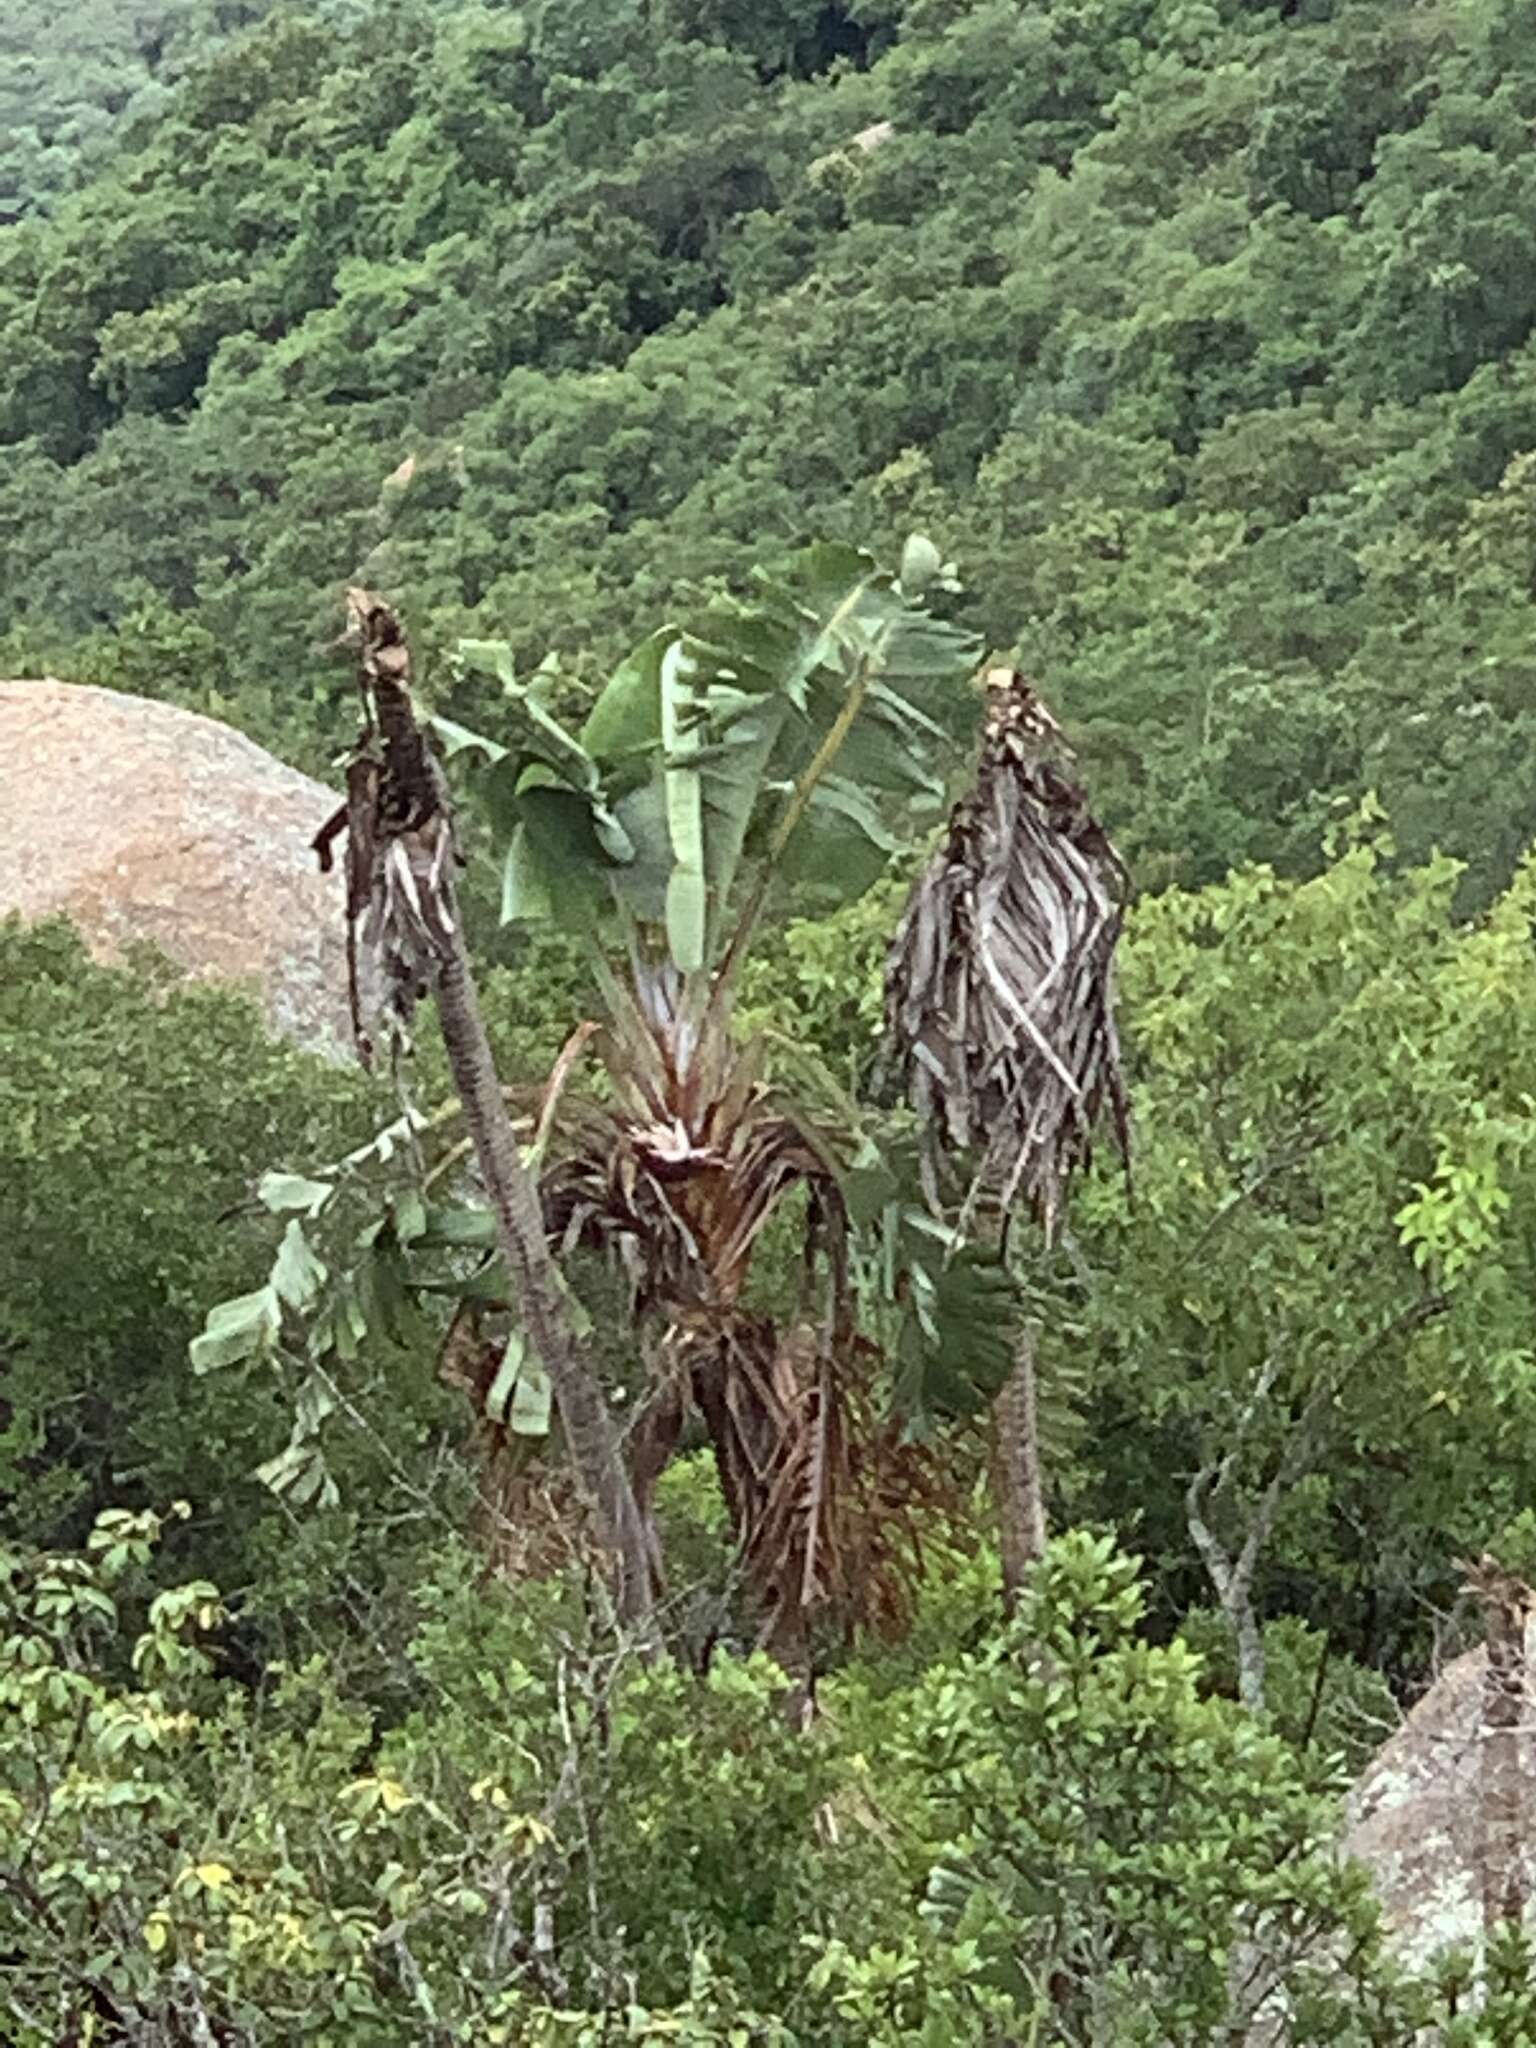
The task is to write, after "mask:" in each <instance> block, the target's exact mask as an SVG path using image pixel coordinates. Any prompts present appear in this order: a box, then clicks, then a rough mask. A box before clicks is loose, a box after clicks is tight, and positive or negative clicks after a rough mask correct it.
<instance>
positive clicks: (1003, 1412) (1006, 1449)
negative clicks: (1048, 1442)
mask: <svg viewBox="0 0 1536 2048" xmlns="http://www.w3.org/2000/svg"><path fill="white" fill-rule="evenodd" d="M992 1492H993V1496H994V1499H995V1501H996V1505H997V1525H998V1538H999V1547H1000V1549H1001V1552H1002V1564H1003V1605H1004V1606H1005V1607H1006V1608H1007V1610H1008V1612H1009V1613H1010V1614H1011V1613H1012V1612H1013V1610H1014V1608H1015V1607H1016V1606H1017V1605H1018V1600H1019V1595H1020V1593H1021V1592H1022V1590H1023V1587H1024V1582H1025V1580H1026V1579H1027V1578H1028V1576H1029V1570H1030V1567H1031V1565H1033V1564H1035V1563H1036V1562H1038V1560H1039V1559H1040V1558H1041V1557H1043V1556H1044V1554H1045V1474H1044V1472H1043V1470H1042V1468H1041V1462H1040V1417H1039V1398H1038V1390H1037V1387H1036V1383H1035V1344H1034V1338H1033V1336H1032V1335H1031V1333H1030V1330H1029V1327H1028V1325H1027V1324H1025V1325H1023V1326H1021V1328H1020V1330H1019V1339H1018V1347H1017V1350H1016V1353H1015V1358H1014V1367H1013V1371H1012V1372H1011V1373H1010V1374H1009V1376H1008V1378H1007V1380H1006V1381H1005V1382H1004V1384H1003V1388H1002V1391H1001V1392H1000V1393H999V1395H998V1397H997V1399H996V1401H995V1402H994V1403H993V1405H992Z"/></svg>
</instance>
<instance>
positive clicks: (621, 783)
mask: <svg viewBox="0 0 1536 2048" xmlns="http://www.w3.org/2000/svg"><path fill="white" fill-rule="evenodd" d="M678 637H679V635H678V630H677V628H676V627H675V626H666V627H663V629H662V630H661V631H660V632H659V633H653V634H652V635H651V637H650V639H649V640H646V641H643V642H642V643H641V645H640V646H639V647H637V648H636V649H635V651H634V653H633V654H631V655H629V656H628V657H627V658H626V659H625V660H624V661H623V662H621V663H620V665H619V666H618V668H616V669H615V670H614V672H613V674H612V676H610V677H609V679H608V681H607V683H606V684H605V685H604V687H603V689H602V692H601V694H600V695H599V697H598V700H597V702H596V703H595V704H594V705H593V706H592V709H591V711H590V712H589V713H588V715H587V721H586V723H585V725H583V727H582V728H581V733H580V739H581V744H582V745H583V746H584V747H585V748H586V750H587V752H588V753H589V754H590V755H591V756H592V758H593V759H594V760H595V761H596V762H598V763H599V765H600V766H601V767H602V769H603V770H604V771H605V779H606V780H607V781H608V783H609V786H610V787H611V788H623V787H625V786H626V785H627V784H628V783H630V782H632V781H633V780H634V777H635V774H636V772H638V773H639V774H640V775H641V776H643V777H648V776H649V774H650V769H651V760H650V757H651V755H652V753H653V751H654V749H655V748H657V747H658V746H659V745H660V744H661V663H662V657H663V656H664V655H665V653H666V651H667V649H668V648H669V647H671V646H672V645H674V644H675V642H676V641H677V639H678ZM637 763H638V764H640V766H639V767H638V770H637V769H636V765H635V764H637Z"/></svg>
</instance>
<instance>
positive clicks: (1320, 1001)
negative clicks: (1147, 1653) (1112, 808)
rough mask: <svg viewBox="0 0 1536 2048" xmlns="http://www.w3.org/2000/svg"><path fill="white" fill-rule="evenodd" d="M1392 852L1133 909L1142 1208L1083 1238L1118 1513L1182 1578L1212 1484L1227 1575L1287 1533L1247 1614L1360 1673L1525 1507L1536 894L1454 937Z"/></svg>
mask: <svg viewBox="0 0 1536 2048" xmlns="http://www.w3.org/2000/svg"><path fill="white" fill-rule="evenodd" d="M1388 851H1389V843H1387V842H1384V841H1381V840H1379V839H1377V840H1372V839H1371V838H1369V837H1367V838H1365V839H1363V840H1361V841H1360V843H1356V844H1353V845H1349V846H1342V847H1341V846H1336V848H1335V856H1336V857H1335V859H1334V861H1333V863H1332V864H1331V865H1330V866H1329V867H1328V868H1326V869H1325V870H1324V872H1323V873H1322V874H1321V875H1319V876H1318V877H1316V878H1315V879H1314V880H1312V881H1309V882H1304V883H1290V882H1284V881H1281V880H1279V879H1278V878H1277V877H1276V876H1275V875H1274V874H1272V873H1271V872H1269V871H1267V870H1264V869H1250V870H1246V871H1243V872H1240V873H1238V874H1235V875H1234V876H1233V877H1232V878H1231V879H1230V880H1229V882H1228V883H1227V884H1226V885H1225V886H1224V887H1222V888H1220V889H1212V890H1206V891H1202V892H1198V893H1188V894H1186V893H1182V892H1177V891H1173V892H1169V893H1168V894H1166V895H1163V896H1161V897H1156V898H1151V899H1148V900H1146V901H1144V902H1143V903H1142V904H1140V905H1139V906H1138V907H1137V909H1136V911H1135V912H1134V913H1133V916H1132V919H1131V923H1130V929H1129V934H1128V939H1127V943H1126V946H1125V949H1124V955H1123V964H1124V979H1125V995H1126V1002H1127V1005H1128V1009H1129V1014H1130V1016H1131V1018H1132V1019H1133V1020H1134V1021H1133V1026H1132V1033H1131V1039H1132V1047H1133V1074H1134V1077H1135V1089H1134V1113H1135V1125H1136V1130H1137V1133H1138V1140H1139V1142H1138V1148H1137V1166H1136V1189H1135V1199H1134V1207H1132V1206H1130V1205H1128V1203H1127V1200H1126V1197H1125V1196H1124V1194H1123V1192H1122V1190H1121V1189H1120V1187H1119V1185H1118V1183H1117V1182H1116V1181H1115V1179H1114V1178H1113V1177H1112V1176H1111V1175H1108V1174H1105V1175H1103V1176H1101V1177H1099V1178H1098V1179H1097V1180H1096V1181H1095V1183H1093V1184H1091V1185H1090V1186H1089V1187H1088V1188H1087V1189H1085V1190H1084V1192H1083V1196H1082V1199H1081V1201H1080V1203H1079V1207H1078V1212H1077V1225H1078V1229H1079V1232H1080V1238H1081V1246H1082V1255H1083V1257H1084V1259H1085V1260H1086V1261H1087V1262H1088V1264H1089V1265H1090V1266H1091V1268H1092V1270H1093V1273H1094V1283H1093V1286H1092V1288H1091V1290H1089V1291H1088V1293H1087V1298H1086V1300H1084V1301H1083V1308H1084V1311H1085V1313H1086V1316H1087V1321H1088V1327H1089V1331H1090V1342H1091V1344H1092V1346H1093V1349H1094V1352H1095V1355H1096V1358H1097V1360H1098V1363H1097V1365H1096V1367H1095V1377H1096V1380H1097V1384H1098V1387H1099V1389H1100V1393H1099V1397H1098V1398H1099V1400H1100V1401H1102V1402H1103V1403H1104V1406H1105V1411H1106V1412H1107V1414H1110V1415H1113V1416H1115V1417H1116V1418H1118V1420H1119V1423H1120V1427H1117V1428H1115V1429H1113V1430H1107V1431H1105V1432H1104V1434H1103V1436H1102V1438H1101V1442H1100V1445H1099V1447H1098V1449H1097V1450H1096V1451H1095V1452H1094V1454H1093V1455H1094V1458H1095V1460H1096V1462H1097V1463H1098V1464H1099V1466H1100V1469H1101V1473H1102V1478H1103V1486H1104V1492H1103V1494H1102V1496H1101V1497H1102V1499H1103V1500H1104V1501H1105V1503H1106V1506H1107V1505H1108V1504H1109V1503H1110V1502H1115V1501H1124V1500H1128V1499H1134V1500H1135V1501H1137V1502H1138V1504H1139V1510H1140V1516H1141V1520H1140V1530H1141V1535H1140V1540H1142V1541H1144V1542H1146V1543H1148V1544H1149V1545H1150V1546H1151V1547H1152V1548H1153V1549H1154V1550H1156V1551H1158V1552H1160V1553H1161V1555H1162V1557H1163V1560H1164V1564H1165V1567H1168V1568H1173V1567H1174V1563H1175V1559H1176V1558H1178V1557H1180V1556H1184V1557H1187V1556H1188V1550H1187V1544H1188V1541H1189V1539H1188V1536H1187V1533H1186V1529H1185V1522H1186V1502H1185V1499H1184V1488H1185V1487H1186V1485H1187V1483H1188V1481H1189V1480H1190V1478H1191V1477H1192V1476H1193V1475H1194V1474H1195V1473H1196V1472H1197V1471H1202V1470H1203V1471H1205V1472H1206V1474H1207V1475H1208V1477H1210V1478H1211V1479H1212V1480H1214V1478H1215V1475H1216V1474H1217V1472H1218V1470H1221V1471H1224V1473H1225V1477H1224V1478H1223V1479H1222V1481H1221V1484H1220V1486H1219V1487H1218V1488H1217V1489H1216V1491H1215V1493H1214V1494H1213V1496H1212V1501H1211V1515H1210V1517H1209V1520H1210V1521H1211V1523H1212V1526H1213V1528H1214V1530H1215V1532H1216V1534H1217V1535H1218V1537H1219V1538H1220V1539H1221V1540H1222V1542H1223V1543H1224V1544H1225V1545H1226V1547H1227V1549H1228V1551H1229V1552H1230V1554H1231V1555H1233V1556H1236V1555H1237V1553H1238V1552H1239V1551H1240V1549H1241V1548H1242V1545H1243V1544H1244V1542H1245V1541H1246V1540H1247V1537H1248V1535H1249V1534H1250V1532H1251V1531H1252V1530H1253V1529H1254V1528H1255V1527H1256V1526H1259V1525H1260V1524H1261V1523H1262V1522H1264V1520H1265V1518H1266V1516H1268V1515H1273V1517H1274V1520H1273V1529H1274V1535H1275V1544H1274V1548H1275V1550H1276V1551H1278V1552H1279V1553H1281V1556H1277V1557H1274V1558H1270V1557H1269V1556H1268V1544H1267V1542H1266V1543H1264V1544H1262V1545H1261V1551H1263V1552H1264V1562H1263V1563H1262V1565H1261V1567H1260V1582H1261V1585H1262V1586H1263V1587H1264V1588H1266V1589H1269V1590H1270V1591H1271V1592H1272V1594H1273V1596H1274V1597H1275V1598H1277V1599H1278V1600H1279V1601H1280V1602H1281V1603H1282V1604H1283V1605H1286V1606H1294V1607H1296V1608H1299V1609H1300V1610H1301V1611H1302V1612H1305V1613H1307V1614H1308V1616H1309V1619H1311V1620H1312V1622H1313V1623H1314V1625H1315V1626H1317V1627H1320V1628H1327V1629H1329V1631H1330V1633H1331V1634H1332V1636H1333V1640H1334V1641H1335V1644H1336V1645H1337V1646H1339V1647H1348V1648H1350V1649H1352V1650H1354V1651H1356V1652H1357V1653H1358V1654H1362V1655H1363V1656H1364V1657H1365V1658H1366V1660H1367V1661H1373V1662H1374V1661H1377V1660H1380V1659H1382V1658H1387V1659H1394V1658H1396V1657H1400V1656H1401V1657H1405V1658H1407V1659H1410V1660H1411V1658H1412V1656H1413V1647H1412V1631H1413V1630H1414V1629H1415V1628H1416V1627H1417V1626H1418V1625H1419V1623H1420V1619H1421V1614H1422V1607H1421V1602H1422V1598H1423V1596H1424V1595H1425V1593H1427V1592H1428V1591H1429V1589H1430V1588H1431V1587H1433V1586H1439V1587H1440V1588H1442V1589H1445V1590H1449V1589H1450V1587H1451V1585H1452V1584H1453V1581H1452V1579H1451V1574H1452V1571H1453V1560H1454V1559H1455V1558H1456V1557H1457V1556H1459V1555H1463V1554H1467V1553H1469V1552H1475V1551H1476V1550H1478V1549H1480V1548H1481V1547H1482V1545H1483V1544H1484V1542H1485V1541H1486V1539H1487V1538H1488V1536H1490V1535H1491V1534H1492V1532H1493V1530H1494V1528H1495V1527H1496V1526H1497V1525H1498V1523H1499V1522H1501V1521H1502V1520H1503V1519H1504V1517H1505V1516H1506V1515H1508V1514H1510V1513H1513V1512H1515V1511H1516V1509H1517V1508H1518V1507H1519V1506H1520V1505H1523V1504H1524V1503H1525V1502H1526V1501H1527V1500H1528V1499H1529V1498H1530V1491H1531V1487H1532V1485H1533V1482H1536V1474H1533V1473H1532V1472H1531V1470H1530V1467H1529V1463H1528V1459H1527V1447H1528V1445H1529V1443H1530V1441H1531V1437H1530V1424H1529V1420H1528V1416H1527V1404H1528V1402H1529V1400H1530V1397H1531V1389H1532V1384H1533V1382H1532V1377H1531V1372H1530V1359H1529V1351H1528V1346H1527V1328H1526V1313H1525V1302H1526V1300H1527V1299H1528V1292H1529V1288H1530V1286H1531V1285H1532V1277H1533V1276H1532V1275H1531V1271H1530V1265H1529V1260H1530V1255H1531V1246H1530V1243H1529V1241H1528V1237H1527V1233H1526V1231H1525V1229H1524V1227H1523V1225H1522V1224H1521V1223H1520V1222H1519V1221H1518V1219H1519V1218H1520V1216H1522V1215H1523V1214H1525V1213H1527V1212H1528V1204H1529V1202H1530V1200H1531V1189H1530V1183H1529V1176H1530V1172H1531V1167H1532V1154H1531V1150H1530V1131H1531V1128H1532V1126H1531V1122H1530V1110H1529V1102H1528V1099H1527V1093H1526V1089H1525V1085H1524V1077H1525V1076H1526V1075H1527V1074H1528V1073H1529V1072H1530V1070H1531V1069H1530V1062H1531V1059H1532V1057H1533V1053H1536V1047H1533V1046H1532V1044H1531V1040H1530V1032H1531V1019H1532V1017H1533V1016H1536V980H1533V973H1536V960H1533V955H1532V952H1531V945H1530V931H1531V916H1532V901H1533V899H1532V887H1533V876H1532V870H1531V868H1530V867H1529V865H1526V866H1524V867H1522V869H1521V870H1520V872H1519V874H1518V875H1517V877H1516V879H1515V881H1514V883H1513V884H1512V886H1511V888H1510V889H1509V891H1508V892H1507V893H1506V894H1505V895H1504V896H1503V897H1502V898H1501V899H1500V900H1499V901H1498V902H1497V903H1496V904H1495V905H1494V906H1493V907H1492V909H1491V910H1490V912H1489V913H1488V915H1487V916H1486V918H1485V919H1483V920H1482V921H1480V922H1479V923H1477V924H1475V925H1471V926H1461V927H1458V926H1457V925H1456V924H1454V923H1453V922H1452V920H1451V916H1450V911H1451V905H1452V902H1453V899H1454V897H1455V893H1456V889H1457V885H1458V880H1459V875H1458V870H1457V868H1456V866H1455V864H1454V863H1451V862H1448V861H1444V860H1439V861H1436V862H1434V863H1432V864H1431V865H1429V866H1427V867H1425V868H1422V869H1413V870H1401V869H1394V867H1393V865H1392V864H1391V863H1390V861H1389V859H1388V857H1387V856H1388ZM1074 1295H1075V1296H1076V1297H1077V1298H1078V1299H1080V1300H1081V1299H1082V1296H1081V1293H1080V1291H1079V1290H1077V1289H1076V1288H1072V1289H1071V1290H1070V1294H1069V1297H1068V1298H1071V1296H1074ZM1049 1327H1050V1318H1047V1329H1048V1330H1049ZM1154 1359H1155V1360H1156V1361H1157V1369H1156V1370H1155V1371H1153V1370H1149V1369H1148V1361H1149V1360H1154ZM1133 1418H1134V1420H1133ZM1474 1445H1475V1446H1476V1449H1475V1450H1474V1449H1473V1446H1474ZM1223 1461H1225V1462H1223ZM1170 1477H1171V1478H1172V1480H1173V1484H1172V1485H1170V1484H1169V1483H1168V1480H1169V1478H1170ZM1266 1501H1268V1503H1269V1506H1268V1507H1267V1508H1266V1505H1265V1503H1266ZM1282 1560H1283V1561H1282ZM1356 1603H1359V1605H1357V1604H1356ZM1183 1604H1185V1603H1184V1602H1183V1601H1181V1600H1180V1599H1179V1598H1178V1596H1177V1595H1175V1596H1174V1605H1175V1608H1176V1610H1178V1611H1182V1606H1183ZM1367 1609H1368V1610H1369V1615H1370V1619H1369V1621H1366V1620H1365V1618H1364V1614H1365V1610H1367ZM1345 1615H1350V1616H1352V1617H1353V1618H1352V1619H1351V1620H1350V1621H1349V1622H1348V1623H1347V1624H1345V1625H1344V1627H1343V1629H1342V1631H1341V1630H1340V1624H1341V1622H1342V1620H1343V1617H1344V1616H1345Z"/></svg>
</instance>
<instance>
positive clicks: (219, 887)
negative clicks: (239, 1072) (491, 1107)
mask: <svg viewBox="0 0 1536 2048" xmlns="http://www.w3.org/2000/svg"><path fill="white" fill-rule="evenodd" d="M0 793H3V800H0V917H3V916H7V915H9V914H10V913H12V912H19V913H20V914H21V915H22V916H23V917H24V918H28V919H31V918H37V917H43V916H46V915H48V914H50V913H53V912H64V913H66V914H67V915H68V916H70V917H71V918H73V920H74V921H75V923H76V925H78V927H79V928H80V931H81V933H82V935H83V936H84V938H85V940H86V943H87V944H88V945H89V947H90V948H91V951H92V952H93V953H94V954H95V955H96V956H97V957H98V958H103V959H110V958H115V957H118V956H120V955H121V953H122V951H123V949H124V947H125V946H126V945H128V944H130V943H131V942H133V941H135V940H144V941H149V942H150V943H152V944H153V945H155V946H157V947H159V948H160V950H161V951H162V952H164V953H165V954H167V955H168V956H169V958H170V959H171V960H173V961H175V962H176V963H177V965H178V966H180V967H183V968H185V969H186V970H187V972H188V973H189V974H192V975H196V976H199V977H207V978H216V979H219V980H222V981H229V982H238V983H242V984H244V985H245V986H247V987H248V988H250V989H251V990H252V991H253V992H254V993H255V994H256V995H257V996H258V998H259V999H260V1001H261V1003H262V1006H263V1008H264V1009H265V1011H266V1014H267V1018H268V1020H269V1022H270V1023H271V1025H272V1027H273V1028H274V1030H276V1031H278V1032H280V1033H282V1034H283V1035H284V1036H285V1037H287V1038H289V1039H291V1040H293V1041H294V1042H295V1043H296V1044H299V1045H304V1046H309V1047H312V1048H314V1049H316V1050H320V1051H324V1052H327V1053H330V1054H333V1055H337V1054H341V1053H344V1052H346V1051H348V1050H349V1049H350V1046H351V1027H350V1024H349V1021H348V1008H347V974H346V943H345V926H344V921H343V892H342V884H341V878H340V876H339V874H336V873H332V874H330V875H328V876H322V875H321V874H320V873H319V872H318V870H317V867H316V863H315V857H314V854H313V853H312V852H311V850H310V840H311V839H312V838H313V836H314V834H315V831H316V829H317V828H318V827H319V826H320V825H321V824H322V823H323V822H324V820H325V819H326V818H327V816H329V814H330V813H331V812H332V811H333V810H334V809H335V807H336V804H337V802H338V798H337V796H336V795H335V794H334V793H333V792H332V791H331V790H328V789H326V788H324V787H323V786H322V785H321V784H320V783H318V782H312V781H311V780H310V779H309V777H308V776H305V775H300V774H298V773H297V772H296V771H295V770H294V769H292V768H286V767H284V765H283V764H282V762H280V761H277V760H274V759H273V757H272V756H271V755H270V754H268V753H265V752H264V751H263V750H262V749H261V748H260V747H258V746H257V745H255V743H254V742H253V741H251V740H248V739H246V738H245V737H244V736H243V735H242V734H240V733H237V732H233V731H231V730H230V728H229V727H228V726H225V725H220V724H219V723H218V722H217V721H216V720H214V719H211V718H201V717H199V716H197V715H196V714H195V713H193V712H190V711H180V710H177V709H176V708H175V707H174V706H172V705H169V704H157V703H153V702H151V701H149V700H148V699H146V698H143V697H130V696H124V695H121V694H119V693H118V692H116V691H112V690H99V689H95V688H91V687H88V686H86V685H83V684H75V683H60V682H55V681H52V680H49V681H44V682H12V683H6V682H0Z"/></svg>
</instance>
